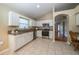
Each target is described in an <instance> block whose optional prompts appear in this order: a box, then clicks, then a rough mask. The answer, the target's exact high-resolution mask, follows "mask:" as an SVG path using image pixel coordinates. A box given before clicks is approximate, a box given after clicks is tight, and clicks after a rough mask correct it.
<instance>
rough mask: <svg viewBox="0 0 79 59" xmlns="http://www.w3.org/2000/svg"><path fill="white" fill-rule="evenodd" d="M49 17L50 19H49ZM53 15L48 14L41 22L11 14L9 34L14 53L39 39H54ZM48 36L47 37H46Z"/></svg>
mask: <svg viewBox="0 0 79 59" xmlns="http://www.w3.org/2000/svg"><path fill="white" fill-rule="evenodd" d="M47 16H49V17H47ZM51 16H52V14H51V13H48V14H46V15H44V16H43V17H47V18H43V17H41V18H40V20H33V19H31V18H28V17H24V16H22V15H20V14H18V13H16V12H14V11H10V12H9V22H8V34H9V45H10V50H11V52H12V53H14V51H17V50H18V49H21V48H22V47H23V46H24V45H26V44H28V43H31V41H33V40H35V39H37V38H43V39H44V38H45V39H47V40H52V39H53V26H52V25H53V24H52V23H53V22H52V17H51ZM46 34H47V35H46Z"/></svg>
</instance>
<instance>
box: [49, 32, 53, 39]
mask: <svg viewBox="0 0 79 59" xmlns="http://www.w3.org/2000/svg"><path fill="white" fill-rule="evenodd" d="M49 38H50V39H53V31H49Z"/></svg>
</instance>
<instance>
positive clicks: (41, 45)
mask: <svg viewBox="0 0 79 59" xmlns="http://www.w3.org/2000/svg"><path fill="white" fill-rule="evenodd" d="M78 54H79V51H74V50H73V47H72V46H69V45H68V44H67V43H66V42H61V41H56V42H52V40H50V39H42V38H37V39H36V40H34V41H32V42H30V43H29V44H27V45H26V46H24V47H23V48H22V49H20V50H18V51H16V52H15V55H78Z"/></svg>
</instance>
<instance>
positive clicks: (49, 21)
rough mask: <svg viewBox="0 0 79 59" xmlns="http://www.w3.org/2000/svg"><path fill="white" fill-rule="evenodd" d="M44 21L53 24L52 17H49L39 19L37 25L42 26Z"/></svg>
mask: <svg viewBox="0 0 79 59" xmlns="http://www.w3.org/2000/svg"><path fill="white" fill-rule="evenodd" d="M43 23H49V25H50V26H53V21H52V19H51V20H49V19H47V20H38V21H37V22H36V26H42V24H43Z"/></svg>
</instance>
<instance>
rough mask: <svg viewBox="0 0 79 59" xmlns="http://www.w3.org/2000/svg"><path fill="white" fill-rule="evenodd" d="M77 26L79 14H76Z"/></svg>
mask: <svg viewBox="0 0 79 59" xmlns="http://www.w3.org/2000/svg"><path fill="white" fill-rule="evenodd" d="M76 25H79V13H78V14H76Z"/></svg>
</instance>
